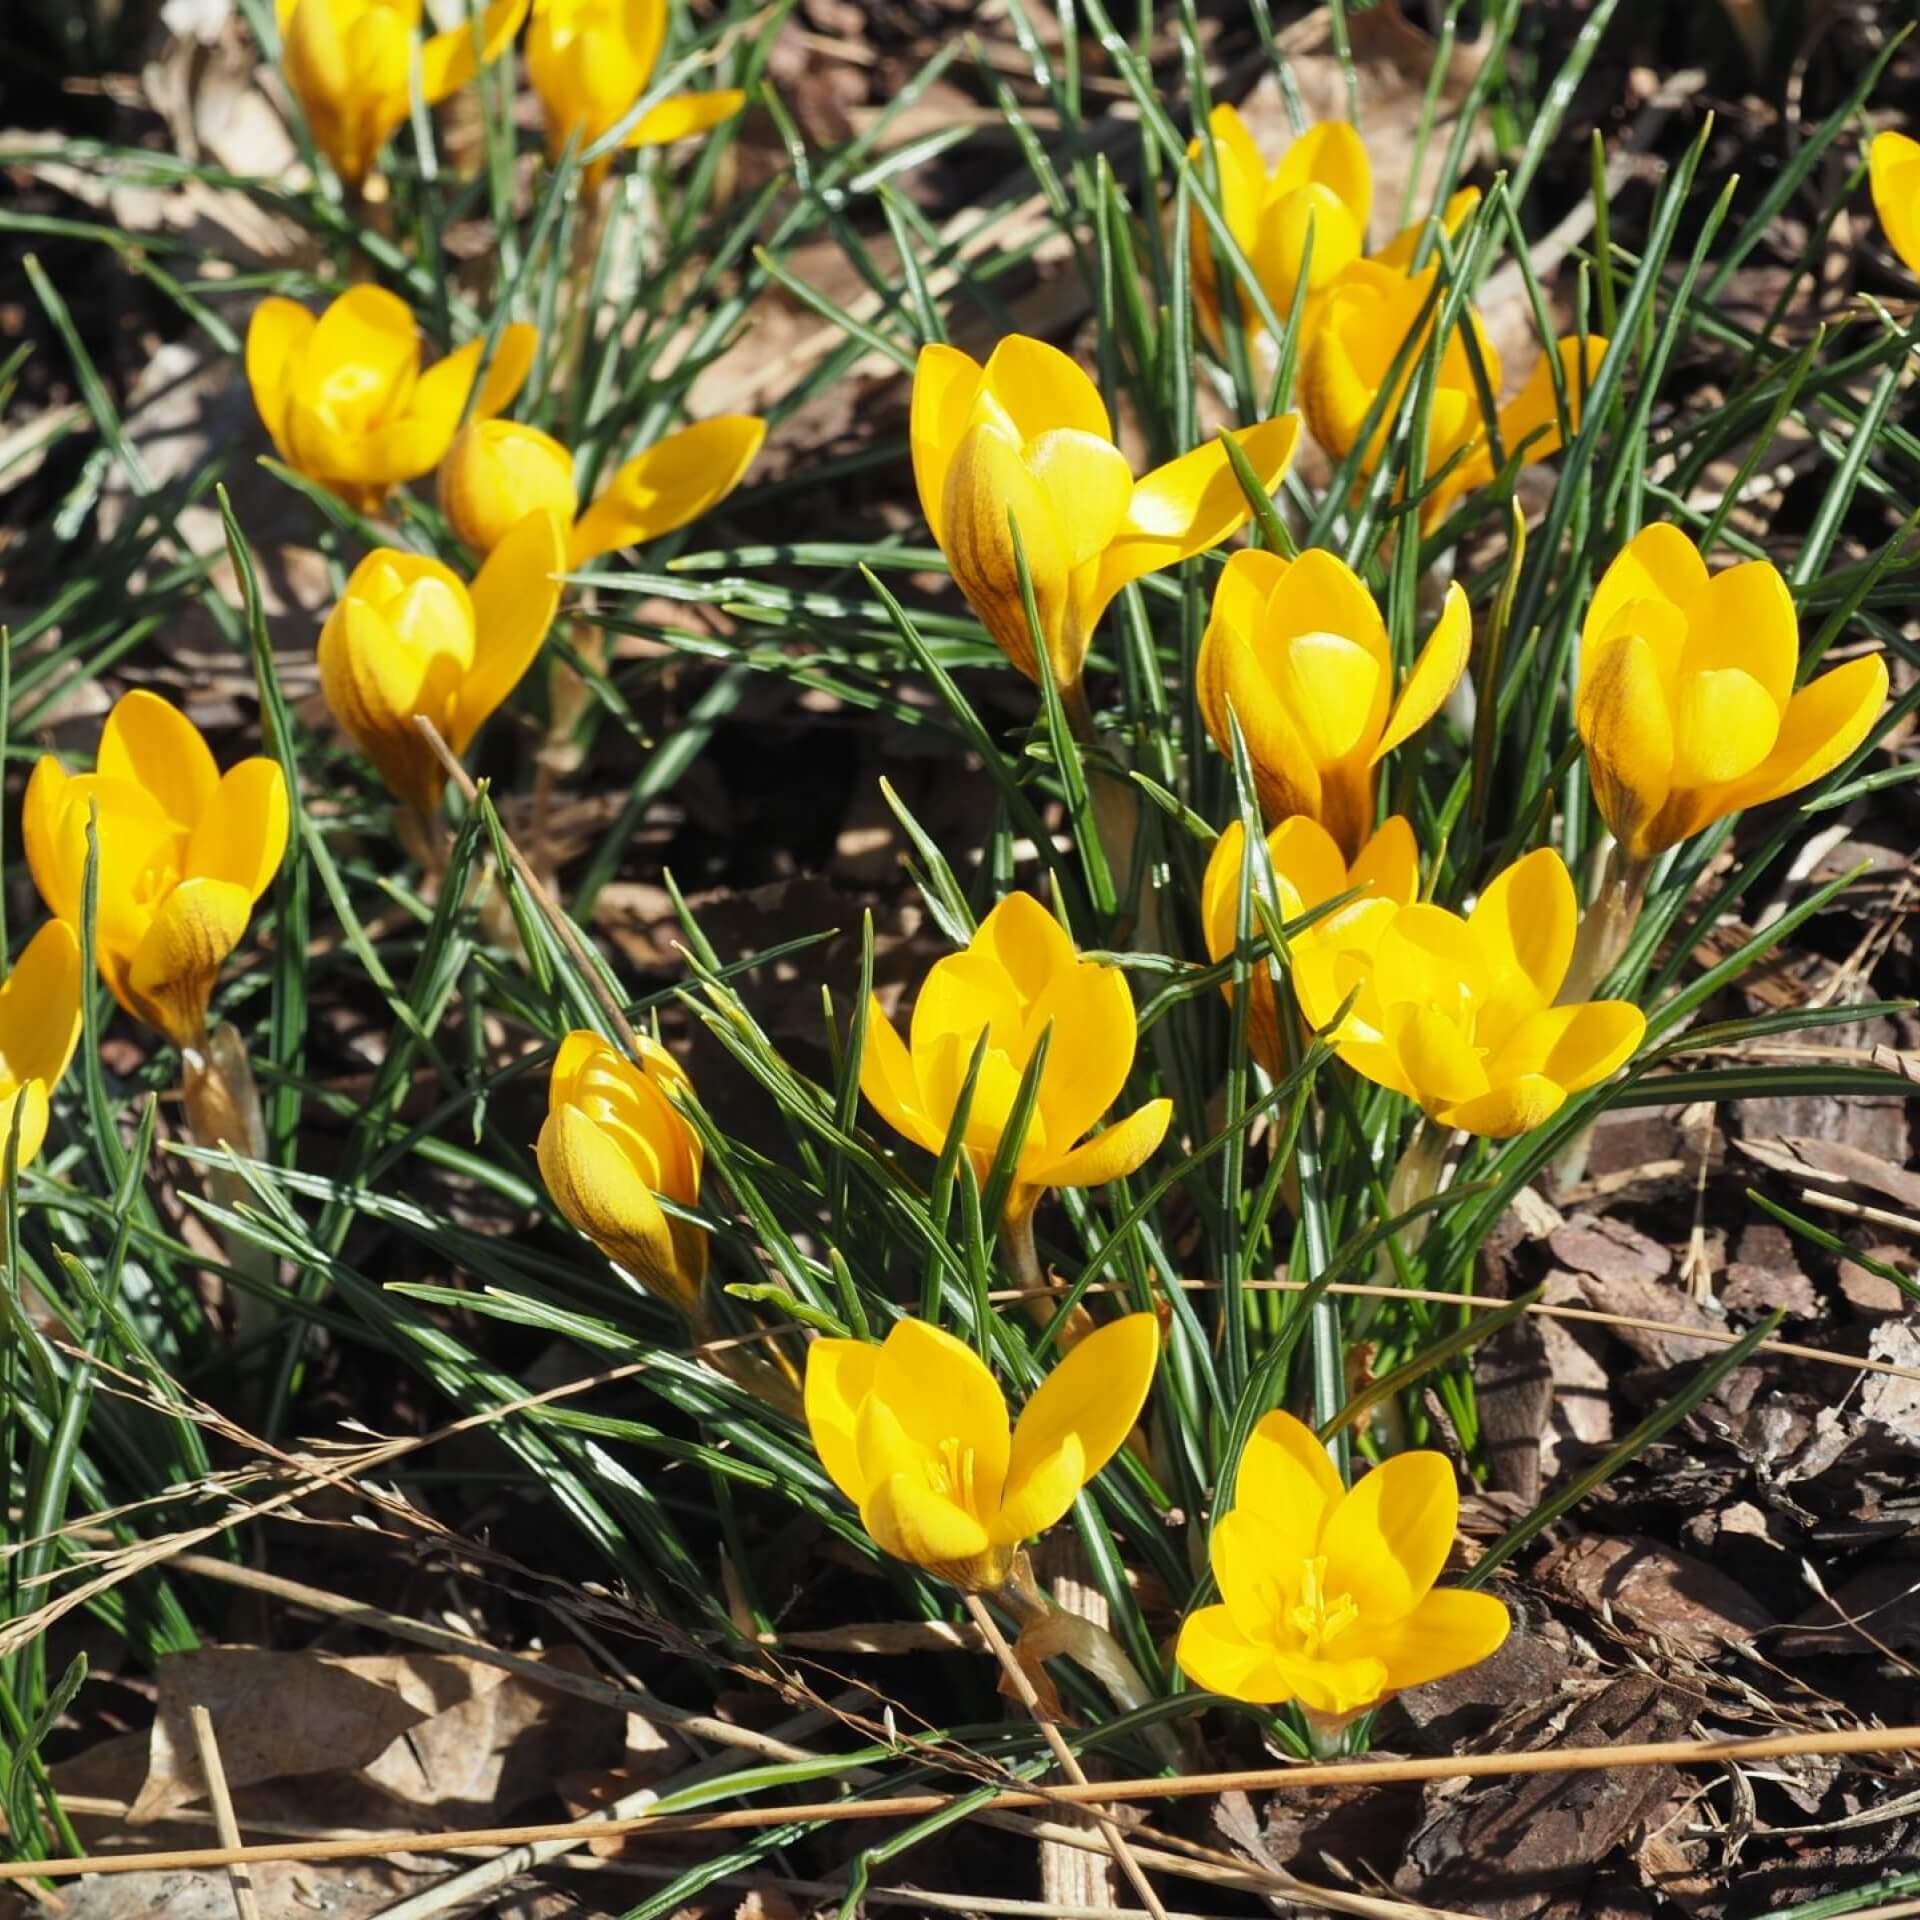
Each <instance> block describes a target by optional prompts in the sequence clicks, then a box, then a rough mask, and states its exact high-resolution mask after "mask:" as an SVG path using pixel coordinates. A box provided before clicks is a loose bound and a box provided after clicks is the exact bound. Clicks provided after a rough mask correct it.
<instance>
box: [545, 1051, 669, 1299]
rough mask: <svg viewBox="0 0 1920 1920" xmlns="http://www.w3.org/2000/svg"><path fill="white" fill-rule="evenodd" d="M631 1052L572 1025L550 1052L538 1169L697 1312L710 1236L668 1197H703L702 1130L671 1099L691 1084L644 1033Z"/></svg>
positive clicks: (599, 1234)
mask: <svg viewBox="0 0 1920 1920" xmlns="http://www.w3.org/2000/svg"><path fill="white" fill-rule="evenodd" d="M639 1044H640V1058H639V1060H638V1061H633V1060H629V1059H628V1058H627V1057H626V1055H625V1054H623V1053H619V1052H616V1051H615V1049H614V1048H612V1047H610V1046H609V1045H608V1044H607V1043H606V1041H604V1040H603V1039H601V1037H600V1036H599V1035H598V1034H597V1033H587V1032H578V1033H570V1034H568V1035H567V1037H566V1039H564V1040H563V1041H562V1042H561V1043H560V1051H559V1053H558V1054H557V1055H555V1057H554V1062H553V1077H552V1080H551V1082H550V1083H549V1087H548V1092H547V1118H546V1123H545V1124H544V1125H543V1126H542V1127H541V1129H540V1142H539V1148H538V1155H539V1160H540V1177H541V1178H542V1179H543V1180H544V1181H545V1182H546V1185H547V1191H548V1193H550V1194H551V1195H552V1196H553V1202H554V1205H555V1206H557V1207H558V1208H559V1209H560V1211H561V1212H562V1213H564V1214H565V1215H566V1217H567V1218H568V1219H569V1220H570V1221H572V1222H573V1224H574V1225H575V1226H576V1227H578V1228H579V1229H580V1231H581V1232H582V1233H584V1234H585V1235H586V1236H587V1238H588V1239H589V1240H591V1241H592V1242H593V1243H594V1245H595V1246H597V1247H598V1248H599V1249H600V1251H601V1252H602V1253H604V1254H605V1255H606V1256H607V1258H608V1259H609V1260H612V1261H614V1262H616V1263H617V1264H618V1265H620V1266H622V1267H625V1268H626V1270H627V1271H628V1272H629V1273H630V1274H632V1275H633V1277H634V1278H635V1279H636V1280H638V1281H640V1282H641V1284H642V1285H644V1286H645V1287H647V1288H648V1289H649V1290H650V1291H652V1292H654V1293H656V1294H658V1295H659V1296H660V1298H661V1299H663V1300H665V1301H666V1302H667V1303H668V1304H669V1305H670V1306H672V1307H675V1308H677V1309H678V1310H679V1311H680V1312H681V1313H684V1314H691V1313H692V1312H693V1309H694V1305H695V1302H696V1301H697V1299H698V1297H699V1293H700V1284H701V1282H702V1281H703V1280H704V1279H705V1277H706V1272H707V1236H706V1232H705V1230H704V1229H703V1228H700V1227H697V1226H695V1225H694V1224H693V1223H692V1222H691V1221H688V1220H683V1219H679V1218H677V1217H675V1216H672V1215H669V1214H668V1213H667V1212H666V1211H665V1210H664V1209H663V1208H662V1207H661V1205H660V1202H661V1200H662V1199H666V1200H669V1201H672V1202H673V1203H674V1204H675V1205H676V1206H681V1207H692V1206H694V1205H696V1204H697V1203H698V1201H699V1198H700V1163H701V1146H700V1136H699V1135H698V1134H697V1133H696V1132H694V1130H693V1128H692V1127H691V1126H690V1125H688V1123H687V1121H686V1119H685V1117H684V1116H683V1115H682V1114H681V1112H680V1110H679V1109H678V1108H677V1107H676V1106H675V1105H674V1103H673V1096H674V1095H675V1094H682V1095H684V1094H685V1093H687V1092H688V1091H689V1087H688V1081H687V1076H686V1075H685V1074H684V1073H683V1072H682V1071H681V1070H680V1066H679V1064H678V1062H677V1061H675V1059H674V1058H673V1056H672V1055H671V1054H670V1053H668V1052H667V1050H666V1049H665V1048H664V1047H662V1046H660V1045H659V1044H658V1043H657V1042H655V1041H653V1040H649V1039H647V1038H645V1037H644V1036H643V1037H642V1038H641V1040H640V1043H639Z"/></svg>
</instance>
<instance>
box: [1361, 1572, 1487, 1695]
mask: <svg viewBox="0 0 1920 1920" xmlns="http://www.w3.org/2000/svg"><path fill="white" fill-rule="evenodd" d="M1512 1624H1513V1623H1512V1620H1511V1618H1510V1617H1509V1615H1508V1613H1507V1609H1506V1608H1505V1606H1503V1605H1502V1604H1501V1602H1500V1601H1498V1600H1496V1599H1495V1598H1494V1597H1493V1595H1492V1594H1490V1593H1470V1592H1468V1591H1466V1590H1465V1589H1463V1588H1460V1587H1438V1588H1436V1589H1435V1590H1434V1591H1433V1592H1431V1593H1429V1594H1428V1595H1427V1596H1426V1597H1425V1598H1424V1599H1422V1600H1421V1601H1420V1602H1419V1603H1418V1604H1417V1605H1416V1606H1415V1607H1414V1609H1413V1611H1412V1612H1411V1613H1409V1614H1407V1615H1405V1616H1404V1617H1403V1618H1402V1619H1399V1620H1396V1621H1395V1622H1394V1623H1393V1624H1392V1625H1391V1626H1387V1627H1381V1628H1378V1629H1373V1630H1369V1629H1368V1628H1366V1627H1365V1626H1362V1627H1360V1628H1358V1629H1356V1630H1355V1631H1354V1632H1352V1633H1349V1634H1346V1635H1344V1636H1342V1638H1341V1641H1340V1651H1341V1653H1342V1654H1343V1655H1344V1656H1347V1657H1349V1658H1352V1657H1356V1656H1360V1657H1371V1658H1373V1659H1376V1660H1378V1661H1379V1662H1380V1663H1381V1664H1382V1665H1383V1666H1384V1667H1385V1668H1386V1670H1387V1686H1388V1687H1389V1688H1390V1689H1391V1690H1392V1691H1394V1692H1396V1693H1397V1692H1399V1691H1400V1689H1401V1688H1403V1687H1418V1686H1424V1685H1425V1684H1426V1682H1427V1681H1429V1680H1438V1679H1440V1678H1441V1677H1442V1676H1443V1675H1446V1674H1449V1673H1458V1672H1460V1671H1461V1669H1462V1668H1464V1667H1471V1666H1476V1665H1478V1663H1479V1662H1480V1661H1482V1660H1484V1659H1486V1658H1487V1656H1488V1655H1489V1654H1492V1653H1495V1652H1497V1651H1498V1650H1499V1648H1500V1645H1501V1643H1502V1642H1503V1641H1504V1640H1505V1639H1506V1637H1507V1634H1508V1632H1509V1630H1510V1629H1511V1627H1512Z"/></svg>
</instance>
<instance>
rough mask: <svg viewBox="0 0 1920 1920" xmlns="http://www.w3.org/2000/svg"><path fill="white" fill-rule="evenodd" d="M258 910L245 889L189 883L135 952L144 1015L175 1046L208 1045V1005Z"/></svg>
mask: <svg viewBox="0 0 1920 1920" xmlns="http://www.w3.org/2000/svg"><path fill="white" fill-rule="evenodd" d="M252 911H253V901H252V900H251V899H250V898H249V897H248V894H247V890H246V888H245V887H236V886H235V885H234V884H233V883H232V882H231V881H228V880H183V881H182V882H181V883H180V884H179V885H178V886H177V887H175V888H174V889H173V891H172V892H171V893H169V894H168V895H167V897H166V899H165V900H164V901H163V902H162V903H161V906H160V909H159V911H158V912H157V913H156V914H155V915H154V916H153V922H152V924H151V925H150V926H149V927H148V928H147V931H146V935H145V937H144V938H143V939H142V940H141V942H140V945H139V947H138V948H137V949H136V950H135V952H134V955H133V964H132V967H131V970H130V972H129V974H128V986H129V988H130V990H131V991H132V993H133V995H134V997H135V998H136V999H137V1000H138V1001H139V1003H140V1006H141V1010H142V1013H143V1016H144V1017H145V1018H147V1019H149V1020H151V1021H152V1022H153V1024H154V1025H155V1026H157V1027H158V1028H159V1029H160V1030H161V1032H163V1033H164V1034H165V1035H166V1036H167V1038H168V1039H170V1040H171V1041H172V1042H173V1043H174V1045H175V1046H179V1047H200V1046H204V1045H205V1042H206V1028H207V1002H208V1001H209V1000H210V999H211V998H212V997H213V989H214V985H215V983H216V982H217V981H218V979H219V977H220V969H221V967H222V966H224V965H225V964H226V959H227V956H228V954H230V953H231V952H232V951H233V950H234V948H235V947H237V946H238V945H239V944H240V941H241V939H242V937H243V936H244V935H245V933H246V931H247V916H248V915H249V914H250V913H251V912H252Z"/></svg>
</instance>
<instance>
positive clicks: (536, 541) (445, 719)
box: [320, 513, 566, 818]
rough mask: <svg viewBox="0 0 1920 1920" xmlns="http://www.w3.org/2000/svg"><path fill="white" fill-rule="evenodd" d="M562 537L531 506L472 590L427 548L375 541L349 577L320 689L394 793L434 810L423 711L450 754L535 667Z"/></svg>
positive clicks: (436, 799)
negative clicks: (421, 724)
mask: <svg viewBox="0 0 1920 1920" xmlns="http://www.w3.org/2000/svg"><path fill="white" fill-rule="evenodd" d="M565 566H566V539H565V535H564V533H563V531H562V528H561V523H560V522H559V520H557V519H556V518H555V517H554V516H553V515H552V514H550V513H530V514H528V515H527V517H526V518H525V519H524V520H522V521H521V522H520V523H519V524H518V525H517V526H516V527H515V528H514V529H513V531H512V532H511V533H509V534H508V535H507V537H506V538H505V539H504V540H502V541H501V542H500V544H499V545H498V546H497V547H495V548H494V550H493V552H492V553H490V554H489V555H488V556H487V560H486V564H485V565H484V566H483V567H481V569H480V572H479V575H478V576H477V577H476V579H475V580H474V583H473V586H472V588H471V589H469V588H468V587H467V586H466V584H465V583H464V582H463V581H462V580H461V579H460V577H459V575H458V574H456V573H455V572H454V571H453V569H452V568H451V567H447V566H443V565H442V564H441V563H440V562H439V561H438V560H430V559H428V557H427V556H426V555H425V554H421V553H403V552H400V551H399V550H398V549H396V548H393V547H377V548H375V550H374V551H373V552H372V553H370V554H368V555H367V556H366V558H365V559H364V560H362V561H361V562H360V564H359V565H358V566H357V567H355V568H354V570H353V572H352V573H351V574H349V575H348V576H347V586H346V591H345V592H344V593H343V594H342V595H341V596H340V602H339V604H338V605H337V606H336V607H335V608H334V610H333V611H332V612H331V613H330V614H328V615H327V622H326V625H325V626H323V627H322V628H321V629H320V688H321V691H322V692H323V693H324V694H325V695H326V700H327V705H328V707H329V708H330V709H331V710H332V713H333V717H334V719H335V720H337V721H338V722H339V723H340V726H341V728H342V729H343V730H344V731H345V732H346V734H347V735H348V737H349V738H350V739H351V740H352V741H353V743H354V745H355V746H357V747H358V748H359V749H360V751H361V752H362V753H364V754H365V755H366V756H367V758H368V759H369V760H371V761H372V762H373V764H374V765H375V766H376V767H378V768H379V770H380V775H381V778H382V779H384V780H385V781H386V783H387V785H388V786H389V787H391V788H392V789H393V791H394V794H395V795H396V796H397V797H398V798H399V799H400V800H402V801H404V802H405V803H406V804H407V805H408V806H410V807H412V808H413V809H414V811H415V812H416V813H418V814H420V815H422V816H423V817H427V818H431V816H432V815H434V814H435V813H436V812H438V810H439V806H440V797H441V794H442V793H443V791H444V790H445V787H446V770H445V768H444V767H443V766H442V765H441V764H440V760H439V757H438V756H437V755H436V754H435V753H434V751H433V749H432V747H431V746H429V745H428V743H427V740H426V738H425V736H424V735H423V734H422V733H421V731H420V729H419V727H418V726H416V725H415V720H416V718H417V717H419V716H422V715H424V716H425V717H426V718H427V719H429V720H431V721H432V722H433V724H434V726H435V727H436V728H438V729H439V732H440V736H441V738H442V739H444V740H445V741H446V743H447V745H448V746H449V747H450V748H451V749H452V750H453V752H455V753H456V754H458V753H464V752H465V751H466V750H467V746H468V744H469V743H470V742H471V741H472V739H473V736H474V735H475V734H476V733H478V732H479V730H480V727H481V724H482V722H484V721H485V720H486V718H487V716H488V715H489V714H491V713H492V712H493V710H494V709H495V708H496V707H497V706H499V704H500V703H501V701H503V700H504V699H505V698H506V697H507V695H508V694H510V693H511V692H512V691H513V690H514V688H515V687H516V686H518V685H519V683H520V677H521V675H522V674H524V673H525V672H526V670H527V669H528V667H530V666H531V665H532V664H533V659H534V656H535V655H536V654H537V653H538V652H539V651H540V643H541V641H542V640H544V639H545V638H546V634H547V629H548V628H549V627H550V626H551V625H552V624H553V615H554V610H555V608H556V607H558V605H559V604H560V583H559V580H558V578H557V576H558V575H559V574H560V573H561V572H562V571H563V570H564V568H565Z"/></svg>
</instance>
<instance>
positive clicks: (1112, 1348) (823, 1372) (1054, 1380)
mask: <svg viewBox="0 0 1920 1920" xmlns="http://www.w3.org/2000/svg"><path fill="white" fill-rule="evenodd" d="M1159 1356H1160V1327H1159V1322H1158V1321H1156V1320H1155V1318H1154V1316H1153V1315H1152V1314H1150V1313H1132V1314H1128V1315H1127V1316H1126V1318H1125V1319H1122V1320H1114V1321H1110V1322H1109V1323H1108V1324H1107V1325H1106V1326H1104V1327H1100V1328H1098V1329H1097V1330H1096V1331H1094V1332H1092V1333H1090V1334H1088V1335H1087V1336H1086V1338H1085V1339H1083V1340H1082V1341H1080V1343H1079V1344H1078V1345H1077V1346H1075V1347H1074V1348H1073V1350H1072V1351H1071V1352H1070V1353H1069V1354H1068V1355H1067V1356H1066V1358H1065V1359H1063V1360H1062V1361H1061V1362H1060V1364H1059V1365H1058V1366H1057V1367H1055V1368H1054V1370H1053V1371H1052V1372H1051V1373H1050V1374H1048V1375H1047V1377H1046V1379H1045V1380H1043V1381H1042V1382H1041V1383H1040V1385H1039V1387H1038V1388H1037V1389H1036V1390H1035V1392H1034V1395H1033V1398H1032V1399H1031V1400H1029V1401H1028V1402H1027V1404H1026V1405H1025V1407H1023V1408H1022V1409H1021V1412H1020V1418H1019V1421H1018V1422H1017V1423H1016V1424H1014V1425H1013V1426H1012V1427H1011V1429H1009V1424H1008V1420H1007V1402H1006V1397H1005V1396H1004V1395H1003V1394H1002V1393H1001V1391H1000V1388H999V1385H998V1383H997V1382H996V1381H995V1380H994V1377H993V1375H992V1374H991V1373H989V1372H988V1371H987V1368H986V1365H985V1363H984V1362H983V1361H982V1360H981V1359H980V1357H979V1355H978V1354H976V1353H975V1352H974V1351H973V1349H972V1348H971V1347H969V1346H967V1345H966V1344H965V1343H964V1342H962V1341H959V1340H956V1339H955V1338H954V1337H953V1335H952V1334H950V1333H944V1332H942V1331H941V1330H940V1329H939V1328H938V1327H934V1326H930V1325H928V1323H927V1322H926V1321H924V1320H906V1319H903V1320H896V1321H895V1322H894V1324H893V1328H892V1330H891V1331H890V1332H889V1333H888V1335H887V1337H886V1339H885V1340H884V1341H882V1342H880V1343H879V1344H878V1345H874V1344H872V1343H870V1342H868V1341H865V1340H816V1341H814V1343H813V1344H812V1345H811V1346H810V1347H809V1348H808V1349H807V1386H806V1412H807V1429H808V1431H809V1433H810V1434H811V1435H812V1437H813V1445H814V1450H815V1451H816V1452H817V1453H818V1454H819V1456H820V1464H821V1465H822V1466H823V1467H825V1468H826V1470H827V1473H828V1475H829V1476H830V1477H831V1479H832V1481H833V1483H834V1485H835V1486H836V1487H838V1488H839V1489H840V1491H841V1492H842V1493H844V1494H845V1495H846V1496H847V1498H848V1499H849V1500H851V1501H852V1502H853V1503H854V1505H855V1506H856V1507H858V1508H859V1509H860V1522H861V1525H862V1526H864V1527H865V1528H866V1530H867V1532H868V1533H869V1534H870V1535H871V1536H872V1538H873V1541H874V1544H875V1545H876V1546H878V1547H880V1548H881V1549H882V1550H883V1551H884V1552H887V1553H890V1554H892V1555H893V1557H894V1558H895V1559H896V1560H906V1561H910V1562H911V1563H912V1564H914V1565H915V1566H920V1567H925V1568H926V1569H927V1571H928V1572H930V1573H933V1574H937V1575H938V1576H939V1577H940V1578H941V1579H943V1580H950V1581H952V1582H953V1584H954V1585H955V1586H957V1587H961V1588H963V1589H965V1590H966V1591H967V1592H969V1593H991V1592H992V1591H993V1590H994V1589H995V1588H996V1587H999V1586H1001V1585H1002V1584H1003V1583H1004V1582H1005V1580H1006V1578H1007V1576H1008V1574H1009V1573H1010V1572H1011V1571H1012V1567H1013V1558H1014V1554H1015V1552H1016V1551H1017V1549H1018V1548H1019V1545H1020V1543H1021V1541H1023V1540H1027V1539H1031V1538H1032V1537H1033V1535H1035V1534H1036V1533H1044V1532H1045V1531H1046V1530H1047V1528H1048V1527H1050V1526H1052V1525H1053V1524H1054V1522H1055V1521H1056V1520H1058V1519H1060V1518H1061V1516H1062V1515H1063V1514H1065V1513H1066V1511H1067V1509H1068V1508H1069V1507H1071V1506H1072V1505H1073V1503H1074V1500H1075V1498H1076V1497H1077V1496H1078V1494H1079V1492H1080V1490H1081V1488H1082V1487H1084V1486H1086V1485H1087V1483H1088V1482H1089V1481H1091V1480H1092V1479H1093V1477H1094V1475H1095V1474H1097V1473H1098V1472H1099V1471H1100V1469H1101V1468H1102V1467H1104V1466H1105V1465H1106V1463H1107V1462H1108V1461H1109V1460H1111V1459H1112V1458H1113V1456H1114V1455H1115V1454H1116V1453H1117V1452H1118V1451H1119V1450H1120V1447H1121V1445H1122V1443H1123V1442H1124V1441H1125V1440H1126V1437H1127V1435H1128V1434H1129V1433H1131V1432H1132V1431H1133V1426H1134V1422H1135V1421H1136V1420H1138V1419H1139V1417H1140V1409H1141V1408H1142V1407H1143V1406H1145V1405H1146V1400H1147V1391H1148V1389H1149V1388H1150V1387H1151V1386H1152V1385H1153V1370H1154V1366H1155V1364H1156V1362H1157V1361H1158V1359H1159Z"/></svg>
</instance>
